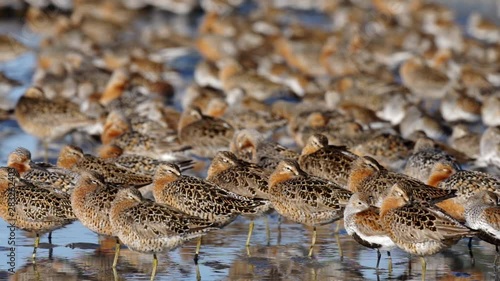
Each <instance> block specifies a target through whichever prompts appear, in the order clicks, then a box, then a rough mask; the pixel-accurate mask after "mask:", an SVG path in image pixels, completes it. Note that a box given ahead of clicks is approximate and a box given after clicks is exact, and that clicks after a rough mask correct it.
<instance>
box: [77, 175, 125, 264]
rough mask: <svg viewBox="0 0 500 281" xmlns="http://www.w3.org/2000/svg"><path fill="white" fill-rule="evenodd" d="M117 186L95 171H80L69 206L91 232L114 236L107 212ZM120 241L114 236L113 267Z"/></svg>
mask: <svg viewBox="0 0 500 281" xmlns="http://www.w3.org/2000/svg"><path fill="white" fill-rule="evenodd" d="M118 190H119V188H118V187H116V186H113V185H109V184H106V183H105V181H104V177H102V176H101V175H100V174H98V173H96V172H92V171H90V172H88V171H81V172H80V178H79V179H78V182H77V184H76V186H75V190H74V191H73V193H72V194H71V207H72V208H73V212H74V213H75V216H76V217H77V218H78V220H79V221H80V222H81V223H82V224H83V225H84V226H85V227H87V228H88V229H90V230H92V231H93V232H95V233H97V234H99V235H104V236H110V237H116V236H117V235H115V234H114V233H113V231H112V228H111V222H110V219H109V214H110V210H111V203H112V202H113V200H114V199H115V197H116V194H117V193H118ZM119 252H120V241H119V240H118V238H116V247H115V258H114V261H113V267H116V265H117V263H118V255H119Z"/></svg>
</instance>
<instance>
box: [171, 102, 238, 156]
mask: <svg viewBox="0 0 500 281" xmlns="http://www.w3.org/2000/svg"><path fill="white" fill-rule="evenodd" d="M178 134H179V140H180V142H181V143H182V144H183V145H188V146H191V147H192V148H193V150H192V151H193V153H195V154H196V155H197V156H200V157H208V158H213V157H214V155H215V153H216V152H217V151H219V150H225V149H227V148H228V147H229V142H230V141H231V138H232V137H233V134H234V128H233V127H232V126H231V125H230V124H229V123H227V122H226V121H224V120H223V119H219V118H212V117H210V116H206V115H204V114H203V113H201V111H200V109H199V108H197V107H192V108H187V109H185V110H184V112H183V113H182V115H181V118H180V120H179V125H178Z"/></svg>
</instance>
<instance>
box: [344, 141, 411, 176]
mask: <svg viewBox="0 0 500 281" xmlns="http://www.w3.org/2000/svg"><path fill="white" fill-rule="evenodd" d="M412 148H413V142H412V141H409V140H407V139H404V138H403V137H401V136H399V135H395V134H389V133H381V134H377V135H376V136H374V137H373V138H369V139H367V140H365V141H364V142H362V143H360V144H358V145H356V146H354V147H353V148H352V149H351V150H352V152H353V153H355V154H356V155H358V156H365V155H366V156H370V157H373V158H374V159H375V160H377V161H378V162H379V163H380V164H382V165H383V166H384V167H387V168H389V169H391V170H393V171H401V170H402V169H403V167H404V165H405V164H406V161H407V159H408V157H409V156H410V154H411V150H412Z"/></svg>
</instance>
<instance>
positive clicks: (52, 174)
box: [7, 147, 78, 194]
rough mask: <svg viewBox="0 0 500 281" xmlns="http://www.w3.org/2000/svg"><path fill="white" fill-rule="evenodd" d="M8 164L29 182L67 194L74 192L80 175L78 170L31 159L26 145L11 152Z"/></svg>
mask: <svg viewBox="0 0 500 281" xmlns="http://www.w3.org/2000/svg"><path fill="white" fill-rule="evenodd" d="M7 166H9V167H11V168H14V169H16V170H17V172H18V173H19V174H20V175H21V178H23V179H25V180H27V181H29V182H32V183H34V184H38V185H42V186H45V187H48V188H51V189H53V190H55V191H58V192H62V193H65V194H71V192H73V189H74V187H75V184H76V181H77V177H78V173H77V172H74V171H71V170H67V169H64V168H61V167H57V166H54V165H52V164H49V163H35V162H33V161H31V152H30V151H29V150H28V149H26V148H24V147H18V148H16V149H15V150H14V151H13V152H11V153H10V154H9V158H8V160H7Z"/></svg>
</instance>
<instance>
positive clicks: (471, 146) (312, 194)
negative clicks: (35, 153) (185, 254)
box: [0, 0, 500, 279]
mask: <svg viewBox="0 0 500 281" xmlns="http://www.w3.org/2000/svg"><path fill="white" fill-rule="evenodd" d="M33 2H34V3H35V2H36V1H33ZM54 2H55V1H54ZM135 2H137V1H124V2H121V1H111V0H110V1H96V2H95V3H94V2H92V3H90V2H88V1H74V3H73V6H72V10H71V13H69V14H68V13H55V12H47V11H44V10H43V9H39V8H35V7H29V8H28V9H27V10H26V14H25V19H26V24H27V26H28V27H29V28H30V29H31V30H32V31H34V32H37V33H40V34H42V35H43V36H44V38H43V39H42V41H41V43H40V47H39V49H38V50H37V52H38V53H37V58H38V60H37V66H36V69H35V74H34V78H33V81H32V83H31V84H30V87H29V88H28V89H27V90H26V91H25V92H24V94H23V95H22V96H21V97H20V98H19V100H18V101H17V103H16V104H15V105H13V106H12V108H7V109H1V110H2V112H1V114H0V116H2V118H6V119H8V118H13V119H15V120H16V121H17V123H18V124H19V127H20V128H21V129H22V130H23V131H25V132H27V133H29V134H31V135H34V136H36V137H38V138H39V139H40V140H41V141H42V142H43V144H44V148H45V154H44V155H45V161H44V162H34V161H33V160H32V157H31V152H30V151H29V150H27V149H25V148H22V147H19V148H17V149H15V150H14V151H12V152H11V153H10V154H9V157H8V159H7V167H2V168H0V216H1V217H2V218H3V219H4V220H5V221H7V222H8V223H10V224H12V225H14V226H16V227H18V228H19V229H23V230H26V231H30V232H34V233H36V240H35V246H34V250H33V261H34V262H35V257H36V249H37V247H38V244H39V241H40V235H42V234H45V233H51V232H52V231H54V230H56V229H58V228H61V227H64V226H65V225H67V224H69V223H71V222H73V221H75V220H79V221H80V222H81V223H82V224H83V225H84V226H85V227H87V228H89V229H90V230H92V231H94V232H95V233H97V234H99V235H104V236H108V237H114V238H116V251H115V259H114V263H113V268H116V266H117V264H118V257H119V250H120V247H121V245H126V246H127V247H128V248H130V249H131V250H134V251H139V252H143V253H150V254H153V256H154V263H153V271H152V275H151V279H153V278H154V277H155V274H156V267H157V264H158V260H157V256H156V255H157V253H159V252H163V251H166V250H170V249H173V248H176V247H178V246H180V245H181V244H182V243H184V242H185V241H187V240H191V239H195V238H197V239H198V244H197V248H196V253H195V257H194V259H195V262H197V259H198V255H199V250H200V247H201V237H202V236H203V235H204V234H206V233H207V232H209V231H211V230H214V229H220V228H223V227H224V226H226V225H228V224H229V223H231V222H232V221H233V220H234V219H235V218H236V217H237V216H239V215H243V216H247V217H249V218H250V219H251V223H250V226H249V232H248V238H247V241H246V245H247V246H248V245H249V244H250V241H251V234H252V231H253V226H254V224H253V219H254V218H255V217H257V216H266V215H267V214H268V213H270V212H272V211H273V210H275V211H276V212H277V213H279V214H280V215H281V216H283V217H285V218H287V219H289V220H291V221H295V222H297V223H301V224H304V225H308V226H312V227H313V236H312V241H311V246H310V250H309V254H308V255H309V256H312V255H313V249H314V247H313V246H314V245H315V242H316V227H317V226H320V225H324V224H329V223H333V222H336V221H339V220H341V219H343V221H344V227H345V230H346V231H347V233H348V234H349V235H351V236H352V237H353V238H354V240H356V241H357V242H359V243H360V244H361V245H363V246H366V247H369V248H373V249H377V253H378V259H377V268H378V267H379V262H380V256H381V254H380V251H381V250H384V251H388V254H389V255H390V252H389V251H390V250H391V249H392V248H395V247H398V248H400V249H402V250H404V251H406V252H408V253H410V254H414V255H417V256H420V257H422V270H423V272H424V275H423V278H424V276H425V266H426V265H425V259H424V258H423V257H424V256H427V255H432V254H435V253H437V252H439V251H441V250H443V249H445V248H448V247H450V246H452V245H454V244H455V243H457V241H459V240H460V239H462V238H466V237H467V238H470V239H472V238H474V237H478V238H479V239H482V240H484V241H486V242H488V243H491V244H493V245H495V246H497V251H498V245H500V205H499V196H500V179H499V177H498V171H499V169H500V95H499V91H498V89H499V86H500V79H499V78H500V72H499V71H500V69H499V68H498V65H499V63H500V28H499V27H498V26H496V25H495V24H493V23H491V22H489V21H487V20H486V19H484V18H482V17H481V16H479V15H477V14H472V15H471V16H470V18H469V20H468V22H467V25H466V28H465V29H464V28H462V27H460V26H459V25H457V24H456V20H455V18H454V15H453V12H452V11H451V10H450V9H448V8H446V7H444V6H440V5H437V4H433V3H427V2H425V1H417V0H410V1H400V0H391V1H379V0H372V1H331V3H330V4H328V5H326V4H325V5H324V6H321V5H320V4H318V6H314V7H307V8H311V9H315V10H316V11H317V12H318V13H320V14H321V16H324V17H325V19H324V21H325V22H327V23H328V24H325V25H322V26H320V27H315V26H314V25H313V24H312V23H307V22H305V23H304V22H302V23H301V22H300V18H296V19H295V20H293V19H291V17H294V14H293V13H291V12H290V10H289V8H290V7H280V4H278V3H274V2H273V1H271V2H269V3H268V2H267V1H257V2H258V3H257V4H258V5H257V8H254V10H253V11H251V12H242V11H240V10H239V8H238V5H239V4H241V2H242V1H201V2H202V7H203V8H204V9H205V10H206V13H205V14H204V16H203V19H202V20H201V22H200V24H199V26H198V31H197V32H196V36H193V35H190V34H188V33H189V32H187V33H185V34H183V33H182V30H183V29H182V28H180V27H179V26H176V22H174V21H172V20H170V18H174V17H173V16H171V15H170V16H169V17H165V18H163V17H162V14H156V16H154V17H152V19H149V20H150V22H148V23H147V24H144V22H143V24H142V25H141V24H137V25H132V24H131V23H135V22H136V20H137V19H141V16H144V14H146V13H148V12H149V13H153V12H154V11H151V10H150V9H147V8H143V7H139V6H140V5H137V3H136V6H134V5H133V3H135ZM138 2H141V1H138ZM143 2H144V3H146V4H148V3H149V2H145V1H143ZM150 2H151V3H149V4H151V5H154V4H152V3H156V2H158V1H156V2H155V1H150ZM186 2H189V1H186ZM327 2H328V1H327ZM280 3H281V2H280ZM318 3H319V2H318ZM325 3H326V2H325ZM281 4H282V5H287V4H286V3H281ZM288 5H297V6H292V7H291V8H294V9H300V8H304V7H303V6H301V4H300V1H299V3H295V2H294V1H290V2H289V3H288ZM139 8H141V9H139ZM183 11H184V10H183ZM174 12H175V11H174ZM179 13H182V12H179ZM320 14H318V16H319V15H320ZM143 21H144V19H143ZM0 48H2V49H4V50H6V51H5V52H3V56H2V57H0V60H9V59H11V58H14V57H15V56H18V55H19V54H20V53H23V52H25V51H26V47H25V46H24V45H23V44H22V43H20V42H17V41H16V40H15V39H14V38H13V37H11V36H6V35H0ZM193 50H194V52H197V53H199V54H200V55H201V56H202V57H203V60H201V61H200V62H199V63H198V64H197V65H196V67H195V69H194V73H193V76H194V81H192V82H190V81H186V79H184V80H183V79H179V77H180V74H179V72H178V71H175V70H174V69H171V68H169V67H168V65H169V62H171V60H172V58H178V57H180V56H181V57H182V56H186V55H189V54H192V53H193ZM9 54H10V56H9ZM394 73H398V74H397V75H394ZM7 74H8V73H7ZM0 78H1V79H2V80H0V83H2V84H5V85H8V86H13V85H15V81H12V80H11V79H9V78H7V77H3V76H0ZM186 82H189V83H190V84H185V83H186ZM179 89H184V91H180V90H179ZM1 90H2V91H9V90H5V89H4V88H1ZM173 96H174V97H176V98H179V97H180V103H181V104H180V106H181V107H182V108H183V110H182V111H179V110H178V107H175V106H173V103H172V97H173ZM74 131H78V132H85V135H87V136H88V137H87V138H86V139H85V144H88V143H98V145H97V146H98V147H96V148H97V149H96V150H95V151H93V152H90V151H89V153H84V151H83V150H82V148H81V146H78V145H65V146H64V147H62V148H61V150H60V152H59V155H58V158H57V163H56V164H51V163H49V162H48V159H49V148H48V145H49V143H51V142H53V141H54V140H58V139H61V138H62V137H64V136H65V135H68V134H70V133H73V132H74ZM73 141H75V142H76V140H75V139H74V140H73ZM203 160H209V161H210V164H209V166H208V169H207V170H206V178H205V179H203V178H202V177H200V176H194V175H188V174H187V173H185V171H188V173H189V172H190V170H193V171H195V172H194V174H195V173H196V172H199V170H203V169H204V167H203V164H204V163H205V162H204V161H203ZM463 167H467V169H463ZM479 170H483V172H481V171H479ZM484 171H486V172H484ZM202 173H203V172H202ZM13 210H14V211H13ZM49 240H50V234H49ZM469 247H470V243H469ZM471 253H472V252H471Z"/></svg>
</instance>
